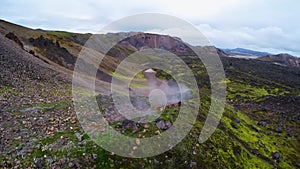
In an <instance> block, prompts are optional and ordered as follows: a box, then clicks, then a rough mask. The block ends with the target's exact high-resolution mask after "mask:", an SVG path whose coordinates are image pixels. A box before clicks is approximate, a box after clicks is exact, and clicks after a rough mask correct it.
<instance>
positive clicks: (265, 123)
mask: <svg viewBox="0 0 300 169" xmlns="http://www.w3.org/2000/svg"><path fill="white" fill-rule="evenodd" d="M257 124H258V125H260V126H263V127H265V126H266V125H267V122H265V121H260V122H258V123H257Z"/></svg>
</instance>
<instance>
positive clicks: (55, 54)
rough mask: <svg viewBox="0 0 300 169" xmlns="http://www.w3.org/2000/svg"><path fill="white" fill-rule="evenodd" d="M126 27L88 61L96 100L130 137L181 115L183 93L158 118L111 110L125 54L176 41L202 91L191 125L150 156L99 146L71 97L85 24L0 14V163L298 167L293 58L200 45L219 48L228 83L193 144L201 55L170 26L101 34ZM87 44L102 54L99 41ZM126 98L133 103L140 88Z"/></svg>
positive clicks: (204, 98)
mask: <svg viewBox="0 0 300 169" xmlns="http://www.w3.org/2000/svg"><path fill="white" fill-rule="evenodd" d="M128 34H131V35H132V36H129V37H128V38H125V39H123V40H122V41H121V42H120V43H119V44H118V45H116V46H115V47H114V48H113V49H112V50H110V52H109V53H108V55H106V56H105V57H104V59H103V62H102V63H101V65H95V63H94V61H93V60H89V61H86V62H85V63H86V65H88V66H90V67H95V68H96V67H97V70H98V74H97V80H96V86H98V87H99V88H96V94H97V102H98V106H99V108H100V109H101V110H103V113H104V114H105V117H106V118H107V119H108V121H109V124H110V125H111V126H112V127H113V128H115V129H116V131H118V132H120V133H123V134H124V135H127V136H129V137H133V138H137V140H139V139H141V138H144V137H151V136H154V135H159V134H160V133H163V132H166V130H167V129H169V128H171V127H172V125H173V124H174V122H175V120H176V118H177V117H178V111H179V109H180V108H181V107H182V105H181V103H180V104H179V103H176V104H172V105H169V106H168V107H167V108H165V109H163V110H161V112H160V113H161V116H160V118H158V119H157V120H156V121H153V122H149V123H146V124H144V123H135V122H132V121H126V120H124V119H122V118H119V116H118V115H116V116H115V114H117V112H116V111H115V107H114V106H113V104H112V100H111V99H112V98H111V95H110V92H109V89H110V82H111V78H112V77H115V78H117V79H119V80H120V81H121V80H124V79H126V77H123V76H121V75H119V74H115V73H113V71H114V70H115V68H116V66H118V63H120V62H121V61H122V59H125V58H126V57H127V56H128V55H130V54H132V53H134V52H136V51H138V50H141V49H144V48H160V49H165V50H167V51H173V52H174V53H176V54H178V55H179V56H180V57H181V58H182V60H183V61H184V62H185V63H186V64H187V65H188V66H189V67H190V68H191V69H192V71H193V74H194V76H195V77H196V79H197V84H198V87H199V94H200V97H201V100H200V105H201V107H200V108H199V114H198V116H197V119H196V121H195V124H194V125H193V127H192V130H191V131H190V132H189V134H188V135H187V136H186V137H185V138H184V139H183V140H182V141H181V142H180V143H179V144H177V145H176V146H174V147H173V148H172V149H171V150H169V151H167V152H165V153H163V154H161V155H158V156H154V157H148V158H125V157H120V156H117V155H116V154H114V153H111V152H108V151H106V150H104V149H103V148H101V147H100V146H98V145H97V144H95V143H94V142H93V141H92V140H91V138H90V137H89V136H88V135H87V134H86V133H85V132H84V130H83V128H82V126H81V124H80V123H79V120H78V119H77V116H76V112H75V110H74V105H73V101H72V82H71V81H72V73H73V72H72V71H73V69H74V63H75V62H76V59H77V56H78V54H79V52H80V50H81V49H82V48H83V44H84V43H85V41H86V40H87V39H88V38H89V37H90V36H91V34H76V33H69V32H59V31H45V30H33V29H29V28H25V27H21V26H18V25H15V24H12V23H8V22H5V21H0V88H1V90H0V113H1V116H0V130H1V138H0V141H1V144H0V150H1V154H0V168H13V167H15V168H161V167H162V166H163V168H221V167H222V168H300V112H299V110H300V80H299V77H300V68H299V67H296V66H281V65H276V64H273V63H272V62H273V61H270V60H268V57H267V59H263V58H261V59H250V60H245V59H238V58H231V57H227V55H226V53H224V52H223V51H222V50H220V49H217V48H215V47H198V48H199V49H201V50H203V51H206V52H210V51H213V50H216V51H217V52H218V54H219V55H220V56H221V61H222V63H223V66H224V69H225V73H226V83H227V103H226V107H225V112H224V114H223V116H222V119H221V123H220V124H219V126H218V128H217V130H216V131H215V132H214V134H213V135H212V137H210V138H209V139H208V140H207V141H206V142H205V143H203V144H200V143H199V142H198V138H199V134H200V132H201V129H202V127H203V124H204V122H205V119H206V116H207V112H208V109H209V106H210V102H211V98H210V95H211V91H210V89H211V86H210V84H209V77H208V74H207V71H206V69H205V67H204V65H203V64H202V63H201V62H199V59H197V58H195V57H194V56H193V55H194V53H193V52H192V51H190V49H189V48H188V46H187V45H185V43H184V42H182V41H181V40H180V39H178V38H172V37H170V36H168V35H157V34H147V33H116V34H113V33H109V34H105V35H98V36H99V37H100V39H101V42H100V43H102V42H103V45H105V44H107V43H110V42H114V41H116V40H118V39H122V37H127V36H128ZM104 42H105V43H104ZM90 50H91V51H93V52H94V53H93V54H95V56H96V57H97V56H99V57H103V52H102V51H101V50H93V49H90ZM153 58H155V56H153ZM270 58H272V57H270ZM285 58H287V59H289V57H285ZM158 61H159V59H158ZM276 62H278V63H280V64H281V63H282V62H279V61H276ZM291 63H294V62H291ZM126 64H128V65H130V66H133V67H134V66H137V65H136V64H135V63H131V62H129V61H128V62H126ZM282 64H283V63H282ZM169 66H170V67H173V66H174V67H176V65H171V64H170V65H169ZM124 71H130V70H124ZM156 71H157V74H156V77H157V78H158V79H159V80H160V82H164V81H167V80H170V79H172V78H171V77H170V75H169V74H168V73H166V72H164V71H161V70H156ZM180 71H182V70H180ZM182 72H184V71H182ZM181 76H184V74H183V75H181ZM143 80H144V78H143V77H142V76H141V73H139V74H137V77H135V79H134V81H135V82H136V83H134V85H132V86H131V87H132V91H137V90H139V89H141V88H143V84H144V83H143ZM168 82H169V81H168ZM82 92H84V91H82ZM131 99H132V100H133V101H132V102H134V103H136V102H137V101H140V102H143V101H144V99H145V98H144V97H132V98H131ZM145 104H146V103H145ZM182 104H184V103H182ZM139 143H140V142H139V141H137V146H138V145H139ZM134 149H135V148H133V150H134Z"/></svg>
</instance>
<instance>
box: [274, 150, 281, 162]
mask: <svg viewBox="0 0 300 169" xmlns="http://www.w3.org/2000/svg"><path fill="white" fill-rule="evenodd" d="M272 157H273V159H274V160H275V161H278V162H279V161H280V159H281V158H282V155H281V153H279V152H276V153H273V154H272Z"/></svg>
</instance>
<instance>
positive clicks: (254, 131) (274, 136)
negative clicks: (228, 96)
mask: <svg viewBox="0 0 300 169" xmlns="http://www.w3.org/2000/svg"><path fill="white" fill-rule="evenodd" d="M232 118H237V119H239V120H240V122H239V123H236V122H233V121H232ZM232 123H235V125H236V126H237V128H234V127H233V126H232ZM257 123H258V122H257V121H254V120H252V119H251V118H250V117H249V116H247V115H246V114H245V113H242V112H240V111H238V112H235V111H234V110H233V108H232V107H227V109H226V112H225V114H224V116H223V117H222V124H223V125H225V128H226V130H228V132H230V133H232V134H233V135H234V136H235V137H236V139H239V140H240V142H241V143H242V144H243V146H244V147H245V148H247V151H249V152H252V154H253V152H255V153H256V154H259V155H262V156H264V157H265V158H267V159H269V161H271V162H273V163H274V164H275V165H276V166H279V167H280V168H292V167H293V165H294V161H293V159H294V158H295V157H296V158H299V155H298V153H297V151H296V150H295V148H294V147H293V146H292V145H294V144H296V143H295V142H297V141H296V140H295V139H293V138H286V133H282V134H280V135H279V134H278V133H275V132H273V131H269V129H270V128H273V127H272V125H271V124H268V125H271V126H269V127H268V128H267V127H258V126H257ZM275 152H280V153H281V154H283V157H282V159H281V160H280V162H275V161H274V160H273V159H272V158H273V157H272V154H273V153H275ZM288 156H293V158H290V157H288ZM255 158H256V159H258V157H255ZM243 164H244V165H245V164H247V163H243Z"/></svg>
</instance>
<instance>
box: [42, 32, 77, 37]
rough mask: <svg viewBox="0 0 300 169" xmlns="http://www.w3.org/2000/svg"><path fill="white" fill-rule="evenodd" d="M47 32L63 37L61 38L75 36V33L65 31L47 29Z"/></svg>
mask: <svg viewBox="0 0 300 169" xmlns="http://www.w3.org/2000/svg"><path fill="white" fill-rule="evenodd" d="M47 34H49V35H55V36H57V37H61V38H69V37H72V36H74V33H70V32H64V31H47Z"/></svg>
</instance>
